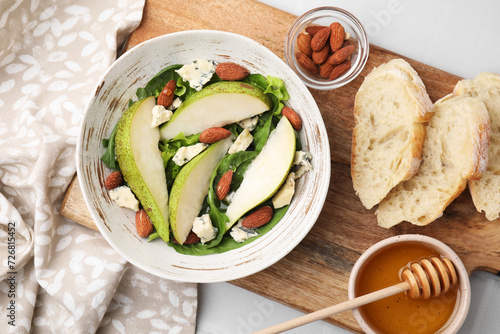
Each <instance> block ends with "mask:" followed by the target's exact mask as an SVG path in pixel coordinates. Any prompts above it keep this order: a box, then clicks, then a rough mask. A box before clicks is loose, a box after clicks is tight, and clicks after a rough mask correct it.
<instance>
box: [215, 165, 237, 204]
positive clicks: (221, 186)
mask: <svg viewBox="0 0 500 334" xmlns="http://www.w3.org/2000/svg"><path fill="white" fill-rule="evenodd" d="M232 180H233V171H232V170H231V169H230V170H228V171H227V172H225V173H224V174H223V175H222V177H221V178H220V180H219V183H217V189H216V194H217V198H218V199H219V201H222V200H223V199H224V198H226V196H227V194H228V193H229V189H230V187H231V181H232Z"/></svg>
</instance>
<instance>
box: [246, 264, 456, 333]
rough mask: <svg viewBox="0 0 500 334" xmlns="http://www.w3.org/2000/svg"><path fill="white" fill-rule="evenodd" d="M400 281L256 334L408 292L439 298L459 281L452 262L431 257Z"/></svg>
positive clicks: (278, 330)
mask: <svg viewBox="0 0 500 334" xmlns="http://www.w3.org/2000/svg"><path fill="white" fill-rule="evenodd" d="M401 279H402V280H403V282H401V283H398V284H395V285H393V286H390V287H387V288H384V289H381V290H377V291H374V292H371V293H369V294H366V295H363V296H359V297H356V298H354V299H351V300H348V301H345V302H343V303H340V304H337V305H333V306H330V307H327V308H324V309H322V310H319V311H316V312H313V313H309V314H306V315H303V316H301V317H298V318H295V319H292V320H289V321H285V322H283V323H281V324H278V325H274V326H272V327H269V328H266V329H262V330H259V331H257V332H255V333H254V334H272V333H281V332H283V331H285V330H289V329H292V328H295V327H299V326H302V325H305V324H308V323H310V322H313V321H316V320H321V319H324V318H327V317H330V316H332V315H335V314H337V313H341V312H344V311H347V310H350V309H353V308H357V307H360V306H363V305H366V304H369V303H372V302H374V301H377V300H380V299H384V298H387V297H390V296H393V295H395V294H398V293H401V292H405V291H408V292H407V293H408V296H409V297H410V298H414V299H417V298H423V299H428V298H430V297H431V296H432V297H436V296H439V295H440V294H441V293H446V292H447V291H448V290H449V289H450V288H451V287H452V286H453V285H455V284H456V283H457V281H458V276H457V272H456V271H455V267H454V266H453V263H452V262H451V261H450V260H448V259H447V258H444V257H441V258H440V257H431V258H430V259H422V260H420V261H419V262H413V263H411V264H410V266H409V267H404V268H403V271H402V273H401Z"/></svg>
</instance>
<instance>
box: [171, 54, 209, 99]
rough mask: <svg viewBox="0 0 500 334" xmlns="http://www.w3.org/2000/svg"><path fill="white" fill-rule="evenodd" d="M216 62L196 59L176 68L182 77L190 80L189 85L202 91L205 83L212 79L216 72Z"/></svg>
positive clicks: (187, 80)
mask: <svg viewBox="0 0 500 334" xmlns="http://www.w3.org/2000/svg"><path fill="white" fill-rule="evenodd" d="M215 66H216V64H215V62H214V61H211V60H205V59H196V60H194V61H193V63H192V64H189V65H184V66H182V67H181V68H179V69H178V70H175V71H176V72H177V73H178V74H179V75H180V76H181V78H182V79H183V80H184V81H186V82H189V86H191V87H192V88H194V89H196V90H197V91H200V90H201V88H202V87H203V85H204V84H206V83H207V82H209V81H210V79H211V78H212V75H213V74H214V73H215Z"/></svg>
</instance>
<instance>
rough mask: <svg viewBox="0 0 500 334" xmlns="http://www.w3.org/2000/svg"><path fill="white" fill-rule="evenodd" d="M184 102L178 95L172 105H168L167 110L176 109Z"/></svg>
mask: <svg viewBox="0 0 500 334" xmlns="http://www.w3.org/2000/svg"><path fill="white" fill-rule="evenodd" d="M181 104H182V99H181V98H180V97H176V98H175V99H174V101H173V102H172V104H171V105H169V106H168V108H167V110H172V111H173V110H175V109H177V108H179V107H180V106H181Z"/></svg>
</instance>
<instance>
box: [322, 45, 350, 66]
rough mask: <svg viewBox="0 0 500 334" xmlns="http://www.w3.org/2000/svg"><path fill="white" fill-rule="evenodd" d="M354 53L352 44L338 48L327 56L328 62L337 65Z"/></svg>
mask: <svg viewBox="0 0 500 334" xmlns="http://www.w3.org/2000/svg"><path fill="white" fill-rule="evenodd" d="M353 53H354V45H348V46H346V47H343V48H342V49H340V50H338V51H337V52H335V53H334V54H332V55H331V56H330V58H328V62H329V63H330V64H332V65H338V64H340V63H343V62H344V61H346V60H347V59H348V58H349V57H350V56H351V55H352V54H353Z"/></svg>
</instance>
